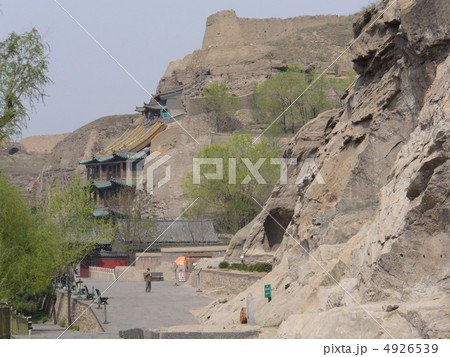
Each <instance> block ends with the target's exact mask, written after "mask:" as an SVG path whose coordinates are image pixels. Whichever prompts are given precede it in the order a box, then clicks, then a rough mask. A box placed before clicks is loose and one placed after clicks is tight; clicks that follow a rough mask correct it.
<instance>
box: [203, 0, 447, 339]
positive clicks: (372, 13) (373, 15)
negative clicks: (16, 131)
mask: <svg viewBox="0 0 450 357" xmlns="http://www.w3.org/2000/svg"><path fill="white" fill-rule="evenodd" d="M449 6H450V5H449V3H448V1H446V0H435V1H425V0H398V1H395V0H389V1H381V2H379V3H378V5H377V6H376V7H374V8H372V9H369V10H367V11H366V12H365V13H364V14H363V15H362V17H361V18H360V19H358V20H357V21H356V22H355V24H354V26H353V31H354V36H355V38H358V39H357V41H356V42H355V43H354V45H353V46H352V52H353V53H352V56H353V63H354V68H355V70H356V71H357V73H358V75H359V76H358V77H357V79H356V80H355V82H354V83H353V85H352V86H351V87H350V88H349V90H348V92H347V95H346V98H345V100H344V105H343V108H342V109H341V110H334V111H330V112H327V113H323V114H322V115H320V116H319V117H317V118H316V119H314V120H312V121H311V122H309V123H308V124H307V125H305V126H304V127H303V128H302V129H301V130H300V131H299V132H298V133H297V134H296V136H295V137H294V138H293V139H292V140H291V142H290V143H289V145H288V147H287V149H286V151H285V157H289V158H295V159H296V160H297V165H293V167H291V168H290V170H289V171H288V178H289V179H288V184H287V185H280V184H279V185H277V186H276V187H275V189H274V190H273V192H272V195H271V197H270V198H269V200H268V201H267V202H266V203H261V204H262V205H263V206H264V208H263V209H262V211H261V213H260V214H259V215H258V216H257V217H256V218H255V220H254V221H253V222H252V223H251V224H250V225H249V226H247V227H245V228H244V229H243V230H242V231H240V232H238V233H237V234H236V235H235V237H234V238H233V240H232V242H231V244H230V247H229V250H228V252H227V255H226V257H225V260H228V261H236V260H239V259H240V256H241V255H243V256H244V261H245V262H248V263H250V262H254V261H271V262H273V264H274V270H273V271H272V272H271V273H269V274H268V275H267V276H266V277H264V278H263V279H261V280H260V281H259V282H257V283H256V284H254V285H253V286H252V287H250V288H249V289H247V290H246V291H244V292H242V293H240V294H239V295H237V296H236V297H235V298H234V299H232V300H231V301H229V302H227V303H225V304H219V303H213V304H212V305H211V306H210V307H209V308H208V309H205V310H204V311H203V312H202V313H201V314H200V319H201V320H202V321H203V322H204V323H205V324H208V325H210V324H212V325H214V324H217V325H230V324H235V323H237V322H238V321H239V311H240V309H241V307H243V306H245V299H246V297H247V294H249V293H252V294H253V297H254V300H255V308H256V323H257V324H258V325H261V326H274V325H276V326H279V328H278V337H295V338H318V337H320V338H349V337H350V338H379V337H383V338H386V337H394V338H406V337H408V338H416V337H421V338H430V337H431V338H438V337H443V338H449V337H450V334H449V331H450V325H449V322H450V315H449V311H450V310H449V308H450V298H449V295H448V294H449V289H450V284H449V273H450V263H449V261H450V260H449V253H450V252H449V250H450V199H449V189H450V185H449V183H450V174H449V172H450V170H449V169H450V162H449V161H448V156H449V150H450V119H449V118H450V101H449V97H450V91H449V89H450V80H449V78H450V58H449V56H448V54H449V50H450V27H449V20H448V19H449V18H450V7H449ZM308 158H312V159H313V160H314V163H315V164H316V165H317V167H318V169H319V170H320V171H319V172H320V174H321V177H322V178H323V180H324V181H325V183H324V184H323V182H319V181H320V180H318V179H317V178H318V173H319V172H317V171H316V170H310V171H308V172H307V173H306V174H304V173H302V174H301V179H300V181H297V183H296V182H295V181H296V180H297V179H298V177H299V173H300V172H301V168H302V166H303V165H304V163H305V161H306V159H308ZM265 284H271V285H272V296H273V298H272V301H271V302H268V301H267V299H264V295H263V291H264V285H265ZM280 324H281V325H280Z"/></svg>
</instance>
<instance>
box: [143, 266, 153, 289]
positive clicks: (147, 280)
mask: <svg viewBox="0 0 450 357" xmlns="http://www.w3.org/2000/svg"><path fill="white" fill-rule="evenodd" d="M144 278H145V292H146V293H149V292H150V291H152V274H151V272H150V268H147V271H146V272H145V274H144Z"/></svg>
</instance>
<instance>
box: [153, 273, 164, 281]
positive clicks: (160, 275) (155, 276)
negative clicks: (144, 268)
mask: <svg viewBox="0 0 450 357" xmlns="http://www.w3.org/2000/svg"><path fill="white" fill-rule="evenodd" d="M151 274H152V281H163V280H164V275H163V273H162V272H152V273H151Z"/></svg>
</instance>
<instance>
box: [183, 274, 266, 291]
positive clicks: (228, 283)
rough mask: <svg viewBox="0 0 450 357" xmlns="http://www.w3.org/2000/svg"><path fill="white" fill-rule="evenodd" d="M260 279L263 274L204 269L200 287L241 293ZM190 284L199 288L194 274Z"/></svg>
mask: <svg viewBox="0 0 450 357" xmlns="http://www.w3.org/2000/svg"><path fill="white" fill-rule="evenodd" d="M259 279H261V276H260V275H256V274H253V273H241V272H229V271H220V270H212V269H203V270H202V271H201V273H200V288H201V289H205V290H206V289H217V288H224V289H225V290H226V292H227V293H230V294H239V293H240V292H242V291H244V290H246V289H247V288H248V287H249V286H251V285H253V284H254V283H255V282H257V281H258V280H259ZM188 284H189V285H191V286H192V287H194V288H198V287H199V286H198V278H197V276H195V275H194V274H192V275H191V276H190V278H189V281H188Z"/></svg>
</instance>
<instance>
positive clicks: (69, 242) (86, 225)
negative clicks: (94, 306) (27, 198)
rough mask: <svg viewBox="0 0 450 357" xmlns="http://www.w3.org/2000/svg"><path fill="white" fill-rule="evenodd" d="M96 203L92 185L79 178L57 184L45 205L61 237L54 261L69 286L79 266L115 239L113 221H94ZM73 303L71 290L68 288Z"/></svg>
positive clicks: (69, 316)
mask: <svg viewBox="0 0 450 357" xmlns="http://www.w3.org/2000/svg"><path fill="white" fill-rule="evenodd" d="M94 209H95V202H94V201H93V200H92V199H91V187H90V185H89V184H88V185H82V184H81V179H80V177H79V176H78V175H76V176H75V177H74V178H73V180H72V182H71V184H70V185H68V186H66V187H61V185H60V184H57V185H56V186H55V187H54V188H50V189H49V190H48V191H47V194H46V198H45V200H44V202H43V204H42V206H41V211H42V214H43V215H44V216H46V217H48V219H49V220H51V221H52V222H54V225H55V233H56V234H57V237H58V247H59V249H58V255H57V258H56V259H55V261H54V264H55V267H56V270H57V271H58V273H59V274H60V275H62V274H66V276H67V278H68V286H69V287H70V286H72V282H73V277H74V270H75V268H76V266H77V265H78V263H79V262H80V261H81V260H82V259H83V258H84V257H86V256H87V255H89V254H91V253H92V252H93V251H94V249H96V248H97V247H98V245H99V244H101V243H107V242H111V240H114V238H115V228H114V226H113V225H112V222H111V221H109V220H105V219H104V218H94V217H93V211H94ZM67 292H68V294H67V296H68V301H70V295H71V289H68V291H67ZM67 307H68V323H69V325H70V324H71V323H72V313H71V310H70V309H71V304H70V303H68V304H67Z"/></svg>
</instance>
